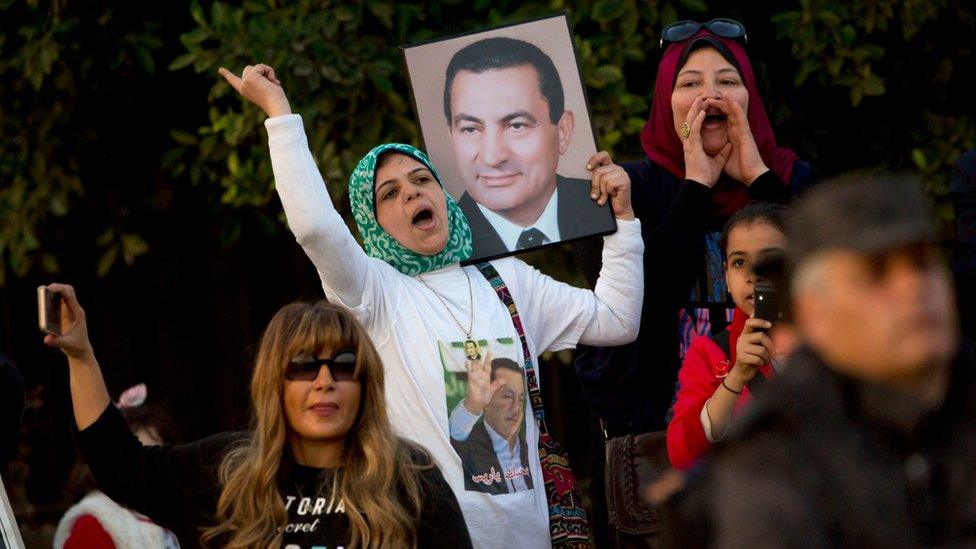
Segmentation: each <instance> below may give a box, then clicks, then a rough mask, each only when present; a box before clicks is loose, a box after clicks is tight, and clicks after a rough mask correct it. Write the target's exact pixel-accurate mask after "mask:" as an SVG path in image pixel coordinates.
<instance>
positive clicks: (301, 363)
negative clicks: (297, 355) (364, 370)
mask: <svg viewBox="0 0 976 549" xmlns="http://www.w3.org/2000/svg"><path fill="white" fill-rule="evenodd" d="M323 364H324V365H326V366H328V367H329V375H331V376H332V379H334V380H336V381H354V380H355V377H356V376H355V374H356V352H355V351H353V350H351V349H342V350H340V351H339V352H337V353H336V354H335V355H333V356H332V358H301V359H295V360H292V361H291V362H289V363H288V366H286V367H285V379H287V380H289V381H313V380H315V378H317V377H318V376H319V370H320V369H321V368H322V365H323Z"/></svg>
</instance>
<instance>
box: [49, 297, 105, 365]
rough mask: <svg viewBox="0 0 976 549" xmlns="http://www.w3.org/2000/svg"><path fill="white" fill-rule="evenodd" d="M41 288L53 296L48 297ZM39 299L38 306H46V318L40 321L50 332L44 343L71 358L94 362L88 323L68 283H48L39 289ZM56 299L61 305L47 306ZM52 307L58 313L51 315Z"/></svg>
mask: <svg viewBox="0 0 976 549" xmlns="http://www.w3.org/2000/svg"><path fill="white" fill-rule="evenodd" d="M42 289H43V290H46V293H47V294H50V295H45V293H43V292H42V291H41V290H42ZM37 296H38V305H40V304H41V303H44V307H43V308H42V310H43V311H44V312H43V313H42V314H43V315H44V317H42V319H41V320H42V321H41V329H42V330H44V331H45V332H46V333H47V335H45V336H44V344H45V345H50V346H51V347H57V348H58V349H61V352H63V353H64V354H66V355H67V356H68V357H69V358H74V359H77V360H88V359H94V351H92V346H91V341H90V340H89V339H88V320H87V319H86V317H85V310H84V309H82V308H81V304H79V303H78V298H77V297H76V296H75V289H74V288H73V287H71V286H69V285H68V284H49V285H48V286H46V287H42V288H39V289H38V292H37ZM42 298H43V300H42ZM55 300H56V302H57V305H58V306H57V307H56V308H53V307H52V305H49V304H48V303H49V301H51V302H53V301H55ZM52 308H53V310H54V311H57V313H54V312H52ZM55 319H56V320H57V322H53V321H54V320H55ZM62 327H63V329H62ZM55 330H56V331H55Z"/></svg>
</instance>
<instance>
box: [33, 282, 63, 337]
mask: <svg viewBox="0 0 976 549" xmlns="http://www.w3.org/2000/svg"><path fill="white" fill-rule="evenodd" d="M37 321H38V322H37V325H38V327H39V328H40V329H41V331H42V332H44V333H46V334H54V335H61V294H59V293H56V292H52V291H50V290H48V289H47V286H38V287H37Z"/></svg>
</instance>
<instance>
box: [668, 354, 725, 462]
mask: <svg viewBox="0 0 976 549" xmlns="http://www.w3.org/2000/svg"><path fill="white" fill-rule="evenodd" d="M722 360H725V353H723V352H722V350H721V349H719V348H718V346H717V345H715V343H714V342H712V340H711V339H710V338H708V337H707V336H702V337H698V338H695V339H694V340H693V341H692V342H691V347H690V348H689V349H688V352H687V353H686V354H685V359H684V362H682V363H681V370H680V371H679V372H678V395H677V397H676V399H675V402H674V417H673V418H671V423H669V424H668V458H669V459H670V460H671V465H673V466H674V467H675V468H677V469H688V468H689V467H691V466H692V465H694V463H695V460H697V459H698V457H699V456H700V455H702V454H703V453H705V452H706V451H708V448H709V447H710V446H711V443H710V442H708V439H707V438H705V428H704V427H702V423H701V411H702V408H704V407H705V402H706V401H707V400H708V399H709V398H711V396H712V394H714V393H715V389H717V388H718V386H719V384H720V383H721V382H722V380H721V379H719V378H717V377H715V374H714V372H713V370H712V365H713V364H717V363H718V362H720V361H722Z"/></svg>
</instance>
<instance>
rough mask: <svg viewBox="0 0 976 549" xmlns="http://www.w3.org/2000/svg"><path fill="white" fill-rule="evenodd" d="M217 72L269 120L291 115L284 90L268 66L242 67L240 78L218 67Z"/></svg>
mask: <svg viewBox="0 0 976 549" xmlns="http://www.w3.org/2000/svg"><path fill="white" fill-rule="evenodd" d="M217 72H218V73H219V74H220V76H223V77H224V80H226V81H227V83H228V84H230V85H231V87H232V88H234V89H235V90H237V93H239V94H241V97H243V98H244V99H247V100H248V101H250V102H251V103H254V104H255V105H257V106H258V107H261V110H263V111H264V112H265V114H267V115H268V117H269V118H272V117H275V116H282V115H285V114H291V106H290V105H289V104H288V98H287V97H286V96H285V90H284V88H282V87H281V82H279V81H278V79H277V78H275V73H274V69H272V68H271V67H269V66H268V65H265V64H263V63H259V64H257V65H253V66H252V65H248V66H246V67H244V72H242V73H241V77H240V78H238V77H237V76H236V75H235V74H234V73H232V72H230V71H229V70H227V69H225V68H224V67H220V69H218V70H217Z"/></svg>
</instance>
